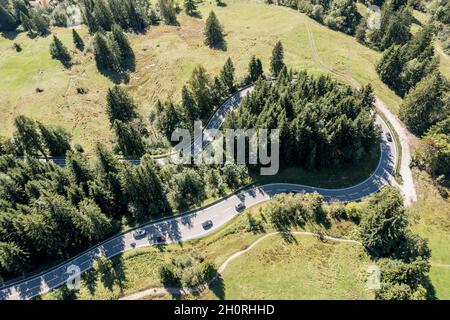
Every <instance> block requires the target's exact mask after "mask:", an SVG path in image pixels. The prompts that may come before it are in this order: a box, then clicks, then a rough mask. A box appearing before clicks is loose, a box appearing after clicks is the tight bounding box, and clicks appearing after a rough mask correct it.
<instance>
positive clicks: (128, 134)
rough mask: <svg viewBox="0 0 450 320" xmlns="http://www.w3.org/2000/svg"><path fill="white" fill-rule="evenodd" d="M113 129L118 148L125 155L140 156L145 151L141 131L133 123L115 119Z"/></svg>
mask: <svg viewBox="0 0 450 320" xmlns="http://www.w3.org/2000/svg"><path fill="white" fill-rule="evenodd" d="M113 129H114V134H115V137H116V150H117V151H119V152H121V153H122V155H123V156H125V157H138V158H140V157H141V156H142V155H143V154H144V153H145V143H144V140H142V136H141V133H140V132H139V131H138V130H136V129H135V128H134V127H133V125H132V124H131V123H126V122H122V121H120V120H115V121H114V122H113Z"/></svg>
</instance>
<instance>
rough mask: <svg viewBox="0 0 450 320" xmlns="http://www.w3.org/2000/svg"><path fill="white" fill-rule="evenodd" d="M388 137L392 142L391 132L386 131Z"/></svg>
mask: <svg viewBox="0 0 450 320" xmlns="http://www.w3.org/2000/svg"><path fill="white" fill-rule="evenodd" d="M386 138H387V140H388V141H389V142H392V136H391V134H390V133H389V132H387V133H386Z"/></svg>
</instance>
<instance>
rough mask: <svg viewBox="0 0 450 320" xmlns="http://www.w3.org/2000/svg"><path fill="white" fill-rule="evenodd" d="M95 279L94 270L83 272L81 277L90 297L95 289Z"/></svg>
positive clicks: (96, 276)
mask: <svg viewBox="0 0 450 320" xmlns="http://www.w3.org/2000/svg"><path fill="white" fill-rule="evenodd" d="M97 279H98V273H97V271H96V270H94V269H91V270H89V271H87V272H85V273H84V274H83V276H82V281H83V284H84V285H85V286H86V288H87V289H88V291H89V293H90V294H91V295H93V294H94V293H95V290H96V289H97Z"/></svg>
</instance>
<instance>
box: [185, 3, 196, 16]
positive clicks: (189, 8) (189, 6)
mask: <svg viewBox="0 0 450 320" xmlns="http://www.w3.org/2000/svg"><path fill="white" fill-rule="evenodd" d="M184 10H185V11H186V13H187V14H188V15H190V16H195V15H196V14H197V4H196V3H195V1H194V0H184Z"/></svg>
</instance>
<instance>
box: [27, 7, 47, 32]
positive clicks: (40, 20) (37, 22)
mask: <svg viewBox="0 0 450 320" xmlns="http://www.w3.org/2000/svg"><path fill="white" fill-rule="evenodd" d="M31 23H32V25H33V29H34V30H35V31H36V33H37V34H38V35H40V36H46V35H48V34H50V23H49V21H48V20H47V18H46V17H44V16H43V15H41V14H39V13H37V12H33V13H32V14H31Z"/></svg>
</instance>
